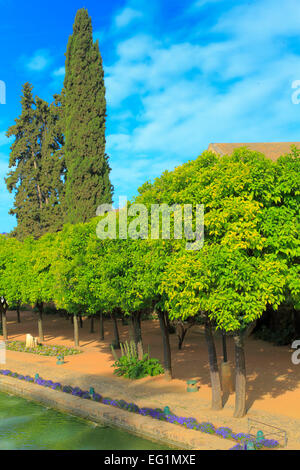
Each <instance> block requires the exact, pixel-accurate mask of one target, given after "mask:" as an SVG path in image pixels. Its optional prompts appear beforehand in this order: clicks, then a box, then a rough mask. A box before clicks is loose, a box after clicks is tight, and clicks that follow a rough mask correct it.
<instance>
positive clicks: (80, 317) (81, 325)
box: [79, 315, 83, 328]
mask: <svg viewBox="0 0 300 470" xmlns="http://www.w3.org/2000/svg"><path fill="white" fill-rule="evenodd" d="M79 322H80V328H82V327H83V323H82V315H79Z"/></svg>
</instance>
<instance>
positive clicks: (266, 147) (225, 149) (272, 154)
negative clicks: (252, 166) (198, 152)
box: [208, 142, 300, 160]
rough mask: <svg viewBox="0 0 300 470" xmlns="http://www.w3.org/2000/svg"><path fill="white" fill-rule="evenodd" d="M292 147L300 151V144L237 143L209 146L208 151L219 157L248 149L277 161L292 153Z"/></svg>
mask: <svg viewBox="0 0 300 470" xmlns="http://www.w3.org/2000/svg"><path fill="white" fill-rule="evenodd" d="M291 145H295V146H296V147H297V148H299V149H300V142H251V143H235V144H209V146H208V150H211V151H212V152H215V153H217V154H219V155H231V154H232V152H233V151H234V149H236V148H239V147H247V148H249V149H250V150H255V151H257V152H261V153H263V154H264V155H265V156H266V157H267V158H270V159H271V160H277V158H279V157H280V156H281V155H284V154H286V153H290V151H291Z"/></svg>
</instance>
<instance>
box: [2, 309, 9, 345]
mask: <svg viewBox="0 0 300 470" xmlns="http://www.w3.org/2000/svg"><path fill="white" fill-rule="evenodd" d="M2 330H3V339H4V341H7V340H8V335H7V320H6V309H3V310H2Z"/></svg>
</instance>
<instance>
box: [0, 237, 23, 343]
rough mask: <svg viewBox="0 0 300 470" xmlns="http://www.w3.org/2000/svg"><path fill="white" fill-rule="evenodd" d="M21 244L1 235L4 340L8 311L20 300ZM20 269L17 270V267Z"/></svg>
mask: <svg viewBox="0 0 300 470" xmlns="http://www.w3.org/2000/svg"><path fill="white" fill-rule="evenodd" d="M20 251H21V244H20V242H18V241H17V240H15V239H12V238H8V237H7V236H5V235H1V236H0V314H1V322H0V323H1V326H2V330H3V337H4V340H5V341H7V339H8V332H7V320H6V312H7V309H8V308H9V306H10V305H13V304H15V303H16V302H17V301H19V300H20V290H19V289H20V282H19V281H20V280H21V275H20V274H21V272H22V271H21V266H20ZM17 266H18V268H19V269H20V270H17V269H16V267H17Z"/></svg>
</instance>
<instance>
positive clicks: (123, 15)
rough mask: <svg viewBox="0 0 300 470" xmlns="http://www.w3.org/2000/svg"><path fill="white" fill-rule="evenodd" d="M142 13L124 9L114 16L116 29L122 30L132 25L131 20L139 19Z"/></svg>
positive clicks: (128, 8)
mask: <svg viewBox="0 0 300 470" xmlns="http://www.w3.org/2000/svg"><path fill="white" fill-rule="evenodd" d="M141 16H142V13H141V12H140V11H137V10H134V9H133V8H130V7H126V8H124V9H123V10H122V11H121V12H120V13H119V14H118V15H116V16H115V25H116V27H117V28H124V27H125V26H128V25H129V24H130V23H132V21H133V20H135V19H137V18H140V17H141Z"/></svg>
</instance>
